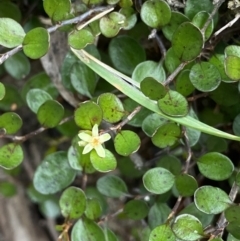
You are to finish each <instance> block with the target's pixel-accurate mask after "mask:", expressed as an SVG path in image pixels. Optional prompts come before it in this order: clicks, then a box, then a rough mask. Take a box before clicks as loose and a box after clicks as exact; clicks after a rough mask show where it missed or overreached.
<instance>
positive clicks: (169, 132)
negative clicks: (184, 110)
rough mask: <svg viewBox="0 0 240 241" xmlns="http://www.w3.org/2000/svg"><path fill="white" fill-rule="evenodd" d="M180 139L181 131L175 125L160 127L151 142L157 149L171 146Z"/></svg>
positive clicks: (168, 124) (169, 124)
mask: <svg viewBox="0 0 240 241" xmlns="http://www.w3.org/2000/svg"><path fill="white" fill-rule="evenodd" d="M180 137H181V129H180V127H179V126H178V125H177V124H175V123H167V124H163V125H161V126H160V127H159V128H158V129H157V131H156V133H154V135H153V137H152V142H153V144H154V145H155V146H157V147H159V148H165V147H168V146H172V145H174V144H175V142H176V141H177V140H178V139H179V138H180Z"/></svg>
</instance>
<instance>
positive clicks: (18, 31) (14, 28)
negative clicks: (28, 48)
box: [0, 18, 25, 48]
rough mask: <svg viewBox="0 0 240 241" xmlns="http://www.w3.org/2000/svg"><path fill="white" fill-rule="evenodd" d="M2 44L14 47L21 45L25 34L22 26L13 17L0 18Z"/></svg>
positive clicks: (0, 39) (0, 41) (0, 43)
mask: <svg viewBox="0 0 240 241" xmlns="http://www.w3.org/2000/svg"><path fill="white" fill-rule="evenodd" d="M0 29H1V32H0V45H2V46H4V47H6V48H14V47H16V46H18V45H21V44H22V42H23V39H24V36H25V32H24V30H23V28H22V26H21V25H20V24H19V23H18V22H16V21H15V20H13V19H11V18H0Z"/></svg>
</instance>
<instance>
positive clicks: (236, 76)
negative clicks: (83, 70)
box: [224, 55, 240, 80]
mask: <svg viewBox="0 0 240 241" xmlns="http://www.w3.org/2000/svg"><path fill="white" fill-rule="evenodd" d="M224 66H225V71H226V74H227V76H228V77H229V78H230V79H232V80H240V67H239V66H240V57H238V56H232V55H230V56H227V57H226V58H225V62H224Z"/></svg>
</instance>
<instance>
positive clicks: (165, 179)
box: [143, 167, 175, 194]
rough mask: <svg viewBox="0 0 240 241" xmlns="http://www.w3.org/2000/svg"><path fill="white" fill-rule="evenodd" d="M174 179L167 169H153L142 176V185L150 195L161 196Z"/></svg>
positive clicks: (170, 186)
mask: <svg viewBox="0 0 240 241" xmlns="http://www.w3.org/2000/svg"><path fill="white" fill-rule="evenodd" d="M174 179H175V177H174V175H173V174H172V173H171V172H169V171H168V170H167V169H164V168H161V167H155V168H152V169H150V170H149V171H147V172H146V173H145V174H144V176H143V185H144V187H145V188H146V189H147V190H148V191H149V192H151V193H155V194H162V193H165V192H167V191H168V190H170V189H171V188H172V186H173V184H174V181H175V180H174Z"/></svg>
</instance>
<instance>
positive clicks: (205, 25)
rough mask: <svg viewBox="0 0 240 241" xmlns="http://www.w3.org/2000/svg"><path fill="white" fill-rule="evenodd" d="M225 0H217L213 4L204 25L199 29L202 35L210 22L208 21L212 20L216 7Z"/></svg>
mask: <svg viewBox="0 0 240 241" xmlns="http://www.w3.org/2000/svg"><path fill="white" fill-rule="evenodd" d="M224 2H225V0H218V1H217V2H216V3H215V6H214V8H213V10H212V12H211V14H210V16H209V18H208V20H207V21H206V23H205V24H204V26H203V27H202V29H201V32H202V33H203V35H204V34H205V31H206V29H207V27H208V25H209V24H210V22H211V21H212V19H213V17H214V15H215V14H216V13H217V11H218V9H219V8H220V7H221V5H222V4H223V3H224Z"/></svg>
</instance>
